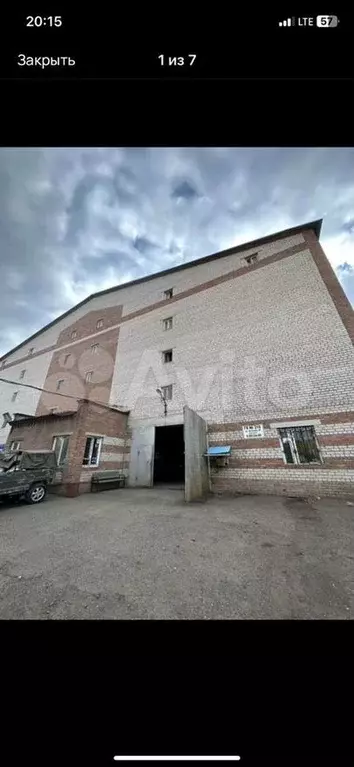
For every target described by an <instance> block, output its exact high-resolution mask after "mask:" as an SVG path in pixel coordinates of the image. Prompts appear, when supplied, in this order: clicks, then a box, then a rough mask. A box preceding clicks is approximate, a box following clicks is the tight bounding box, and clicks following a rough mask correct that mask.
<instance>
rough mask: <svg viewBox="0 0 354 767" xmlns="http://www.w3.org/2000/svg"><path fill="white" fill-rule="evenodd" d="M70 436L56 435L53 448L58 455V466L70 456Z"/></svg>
mask: <svg viewBox="0 0 354 767" xmlns="http://www.w3.org/2000/svg"><path fill="white" fill-rule="evenodd" d="M68 447H69V437H68V436H60V437H54V439H53V444H52V450H54V452H55V455H56V457H57V464H58V466H63V465H64V464H65V463H66V459H67V457H68Z"/></svg>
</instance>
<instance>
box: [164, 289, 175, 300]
mask: <svg viewBox="0 0 354 767" xmlns="http://www.w3.org/2000/svg"><path fill="white" fill-rule="evenodd" d="M163 295H164V298H172V296H173V288H169V289H168V290H164V292H163Z"/></svg>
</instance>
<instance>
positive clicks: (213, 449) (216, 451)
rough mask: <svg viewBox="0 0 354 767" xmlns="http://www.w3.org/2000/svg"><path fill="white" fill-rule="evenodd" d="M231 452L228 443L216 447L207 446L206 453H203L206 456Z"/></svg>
mask: <svg viewBox="0 0 354 767" xmlns="http://www.w3.org/2000/svg"><path fill="white" fill-rule="evenodd" d="M230 453H231V446H230V445H222V446H221V445H220V446H218V447H208V451H207V453H204V455H207V456H216V457H217V456H219V455H230Z"/></svg>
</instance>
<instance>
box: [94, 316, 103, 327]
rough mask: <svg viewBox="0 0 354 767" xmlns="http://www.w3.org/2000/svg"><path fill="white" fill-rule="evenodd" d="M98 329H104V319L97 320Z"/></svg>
mask: <svg viewBox="0 0 354 767" xmlns="http://www.w3.org/2000/svg"><path fill="white" fill-rule="evenodd" d="M96 328H97V330H99V329H100V328H103V319H102V318H101V319H99V320H97V322H96Z"/></svg>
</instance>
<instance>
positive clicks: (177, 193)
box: [171, 181, 199, 200]
mask: <svg viewBox="0 0 354 767" xmlns="http://www.w3.org/2000/svg"><path fill="white" fill-rule="evenodd" d="M198 196H199V195H198V192H196V190H195V189H194V187H193V186H192V184H190V183H189V182H188V181H182V182H181V183H180V184H177V186H175V188H174V189H173V191H172V194H171V197H176V199H177V200H193V199H194V198H195V197H198Z"/></svg>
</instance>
